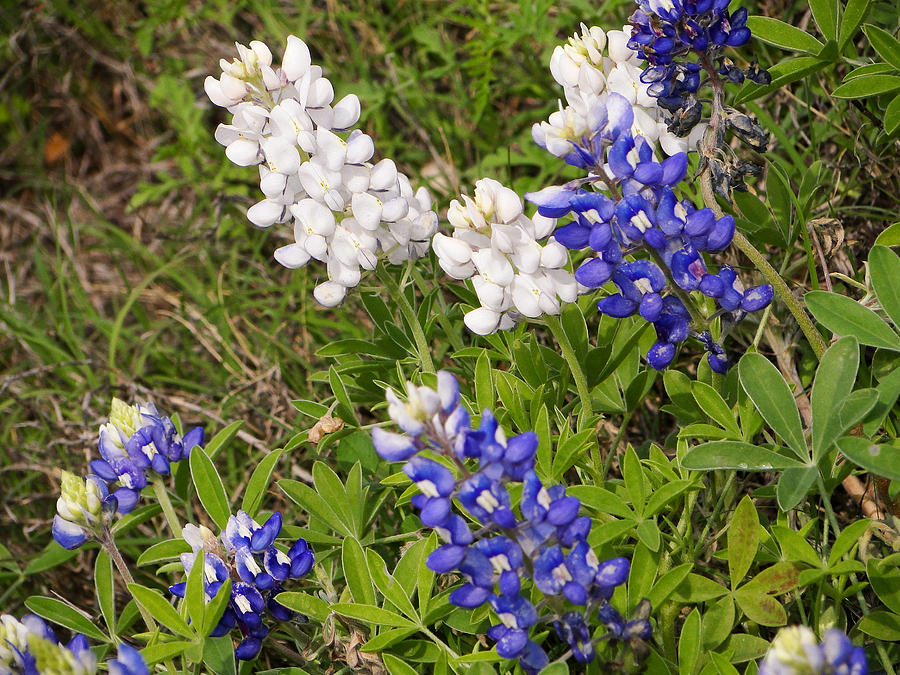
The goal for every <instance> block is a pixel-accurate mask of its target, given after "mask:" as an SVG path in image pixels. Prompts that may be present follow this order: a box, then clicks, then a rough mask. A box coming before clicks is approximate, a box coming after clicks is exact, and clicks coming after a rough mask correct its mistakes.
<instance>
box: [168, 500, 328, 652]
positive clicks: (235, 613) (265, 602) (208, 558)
mask: <svg viewBox="0 0 900 675" xmlns="http://www.w3.org/2000/svg"><path fill="white" fill-rule="evenodd" d="M281 527H282V515H281V514H280V513H278V512H277V511H276V512H275V513H273V514H272V515H271V516H270V517H269V518H268V519H267V520H266V522H265V523H263V524H262V525H260V524H259V523H257V522H256V521H255V520H254V519H253V518H252V517H251V516H250V515H249V514H248V513H247V512H245V511H238V512H237V514H236V515H232V516H229V518H228V523H227V525H226V526H225V529H224V530H223V531H222V535H221V538H217V537H216V536H215V534H214V533H213V532H212V531H211V530H210V529H209V528H207V527H204V526H200V527H197V526H196V525H185V526H184V528H183V529H182V537H183V538H184V540H185V541H186V542H187V543H188V544H189V545H190V546H191V553H183V554H182V555H181V564H182V566H183V567H184V571H185V573H187V574H189V573H190V571H191V569H193V566H194V564H195V561H196V560H197V557H198V555H199V554H200V553H201V552H202V553H203V565H204V574H203V583H204V589H205V592H206V601H207V602H209V601H210V600H212V599H213V598H214V597H215V596H216V594H217V593H218V592H219V589H220V588H221V587H222V585H223V584H224V582H225V581H226V580H227V579H229V578H230V579H231V580H232V584H231V598H230V600H229V603H228V607H227V608H226V609H225V613H224V614H223V615H222V618H221V619H220V620H219V623H218V624H217V625H216V627H215V628H214V629H213V632H212V635H213V636H214V637H218V636H222V635H227V634H228V633H229V632H230V631H231V630H232V629H233V628H239V629H240V631H241V635H242V639H241V641H240V643H239V644H238V646H237V647H236V648H235V656H236V657H237V658H238V659H239V660H242V661H249V660H252V659H254V658H256V656H257V654H259V650H260V648H261V647H262V642H263V639H264V638H265V637H266V635H268V633H269V630H270V628H269V626H268V625H267V624H266V622H265V619H266V617H267V616H268V617H271V618H274V619H275V620H277V621H305V620H306V618H305V617H303V616H301V615H298V614H295V613H294V612H291V611H290V610H289V609H287V608H286V607H285V606H284V605H282V604H280V603H279V602H278V601H277V600H276V596H277V595H278V594H279V593H281V592H282V591H283V590H284V589H283V587H282V583H283V582H285V581H288V580H289V579H299V578H301V577H303V576H305V575H306V574H307V573H308V572H309V571H310V569H312V565H313V562H314V560H315V557H314V555H313V552H312V550H311V549H310V548H309V545H308V544H307V543H306V540H305V539H297V540H296V541H295V542H294V543H293V544H292V545H291V547H290V549H288V551H287V552H284V551H283V550H282V549H280V548H279V547H277V546H276V545H275V539H276V538H277V537H278V535H279V534H280V533H281ZM186 587H187V582H185V581H182V582H180V583H177V584H173V585H172V586H170V587H169V591H170V592H171V593H172V595H174V596H176V597H179V598H181V597H184V594H185V590H186Z"/></svg>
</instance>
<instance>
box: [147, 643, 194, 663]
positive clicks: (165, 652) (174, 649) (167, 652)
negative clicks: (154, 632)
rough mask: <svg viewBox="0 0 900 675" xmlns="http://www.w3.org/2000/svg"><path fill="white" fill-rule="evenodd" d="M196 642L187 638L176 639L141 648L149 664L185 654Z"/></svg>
mask: <svg viewBox="0 0 900 675" xmlns="http://www.w3.org/2000/svg"><path fill="white" fill-rule="evenodd" d="M194 644H195V643H194V642H188V641H186V640H174V641H172V642H157V643H156V644H153V645H150V646H149V647H144V648H143V649H142V650H141V656H142V657H143V659H144V662H145V663H146V664H147V665H148V666H152V665H153V664H154V663H159V662H160V661H166V660H168V659H171V658H173V657H175V656H178V655H179V654H183V653H184V652H185V650H187V649H188V648H190V647H193V646H194Z"/></svg>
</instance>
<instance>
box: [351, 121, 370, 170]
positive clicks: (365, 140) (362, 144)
mask: <svg viewBox="0 0 900 675" xmlns="http://www.w3.org/2000/svg"><path fill="white" fill-rule="evenodd" d="M373 154H375V144H374V143H373V142H372V137H371V136H369V135H368V134H364V133H362V132H361V131H360V130H359V129H356V130H355V131H354V132H353V133H351V134H350V138H348V139H347V162H349V163H350V164H362V163H363V162H368V161H369V160H370V159H372V155H373Z"/></svg>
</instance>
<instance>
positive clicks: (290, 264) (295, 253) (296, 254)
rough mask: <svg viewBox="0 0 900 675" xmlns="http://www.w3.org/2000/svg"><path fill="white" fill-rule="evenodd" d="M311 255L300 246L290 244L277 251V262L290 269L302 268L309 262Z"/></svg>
mask: <svg viewBox="0 0 900 675" xmlns="http://www.w3.org/2000/svg"><path fill="white" fill-rule="evenodd" d="M309 257H310V256H309V253H307V251H306V249H305V248H303V247H302V246H300V245H298V244H288V245H287V246H282V247H281V248H276V249H275V260H277V261H278V262H279V263H280V264H282V265H284V266H285V267H287V268H288V269H296V268H298V267H302V266H303V265H305V264H306V263H307V262H309Z"/></svg>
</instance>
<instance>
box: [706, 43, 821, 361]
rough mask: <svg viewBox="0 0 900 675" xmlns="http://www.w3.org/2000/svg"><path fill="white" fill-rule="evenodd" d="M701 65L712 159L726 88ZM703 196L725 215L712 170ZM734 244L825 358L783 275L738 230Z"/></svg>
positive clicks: (713, 71)
mask: <svg viewBox="0 0 900 675" xmlns="http://www.w3.org/2000/svg"><path fill="white" fill-rule="evenodd" d="M700 65H701V66H703V69H704V70H705V71H706V73H707V75H709V83H710V86H711V87H712V90H713V99H712V112H711V114H710V119H709V127H708V128H707V130H706V135H705V137H704V138H703V142H702V143H701V146H700V154H701V155H703V156H705V157H707V158H711V157H712V156H713V155H714V154H715V149H716V148H715V146H716V143H717V136H718V130H719V126H720V125H721V122H722V113H723V110H724V100H725V86H724V84H723V83H722V79H721V78H720V77H719V74H718V73H717V72H716V69H715V68H714V67H713V66H712V64H711V63H710V62H709V61H708V60H707V59H706V58H701V59H700ZM700 193H701V194H702V195H703V201H704V202H706V205H707V206H708V207H709V208H711V209H712V210H713V212H714V213H715V214H716V218H721V217H722V216H723V215H725V213H724V212H723V211H722V209H721V208H720V207H719V203H718V202H717V201H716V194H715V190H713V184H712V172H711V171H710V169H709V167H707V168H706V169H704V170H703V173H702V174H700ZM734 244H735V246H737V247H738V249H740V251H741V252H742V253H743V254H744V255H745V256H747V258H749V259H750V262H752V263H753V264H754V265H755V266H756V269H758V270H759V271H760V272H761V273H762V275H763V276H764V277H765V278H766V281H768V282H769V283H770V284H772V288H773V289H774V290H775V295H777V296H778V298H779V299H780V300H781V301H782V302H783V303H784V304H785V305H786V306H787V308H788V311H790V313H791V314H793V315H794V318H795V319H796V320H797V324H798V325H799V326H800V330H802V331H803V334H804V335H805V336H806V339H807V340H808V341H809V345H810V347H812V350H813V352H815V354H816V358H817V359H821V358H822V354H824V353H825V347H826V345H825V341H824V340H823V339H822V336H821V335H819V332H818V331H817V330H816V327H815V326H814V325H813V322H812V321H811V320H810V318H809V315H808V314H807V313H806V309H804V307H803V305H801V304H800V301H799V300H797V298H795V297H794V296H793V294H792V293H791V289H790V288H788V285H787V284H786V283H785V282H784V279H782V278H781V275H780V274H778V272H777V271H776V270H775V268H774V267H772V265H771V264H769V261H768V260H766V258H765V256H763V254H762V253H760V251H759V250H758V249H757V248H756V247H755V246H754V245H753V244H751V243H750V240H749V239H747V237H745V236H744V234H743V233H742V232H740V231H738V230H735V233H734Z"/></svg>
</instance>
